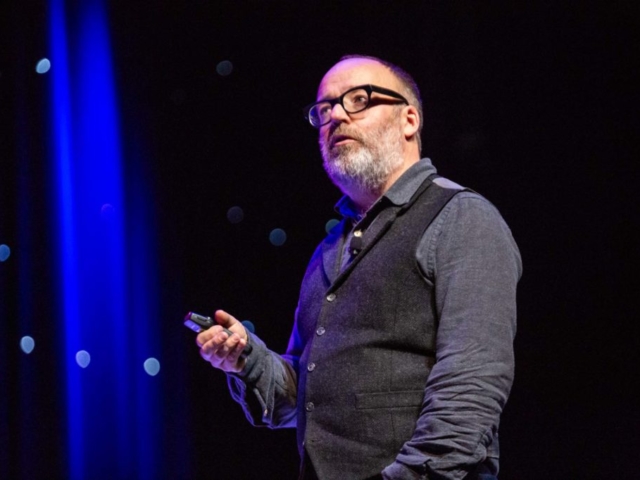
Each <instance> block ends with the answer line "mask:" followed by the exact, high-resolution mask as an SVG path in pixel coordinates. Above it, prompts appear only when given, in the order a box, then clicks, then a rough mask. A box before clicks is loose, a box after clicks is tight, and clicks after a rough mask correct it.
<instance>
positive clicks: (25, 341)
mask: <svg viewBox="0 0 640 480" xmlns="http://www.w3.org/2000/svg"><path fill="white" fill-rule="evenodd" d="M35 346H36V341H35V340H34V339H33V338H31V337H30V336H28V335H27V336H24V337H22V338H21V339H20V348H21V349H22V351H23V352H24V353H26V354H27V355H28V354H30V353H31V352H33V349H34V348H35Z"/></svg>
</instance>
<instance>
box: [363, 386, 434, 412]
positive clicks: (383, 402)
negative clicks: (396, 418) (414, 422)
mask: <svg viewBox="0 0 640 480" xmlns="http://www.w3.org/2000/svg"><path fill="white" fill-rule="evenodd" d="M355 395H356V409H369V408H402V407H417V406H420V405H422V399H423V398H424V390H409V391H401V392H371V393H356V394H355Z"/></svg>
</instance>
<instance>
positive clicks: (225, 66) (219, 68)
mask: <svg viewBox="0 0 640 480" xmlns="http://www.w3.org/2000/svg"><path fill="white" fill-rule="evenodd" d="M216 72H218V75H220V76H222V77H226V76H227V75H230V74H231V72H233V63H231V62H230V61H229V60H223V61H222V62H220V63H219V64H218V65H216Z"/></svg>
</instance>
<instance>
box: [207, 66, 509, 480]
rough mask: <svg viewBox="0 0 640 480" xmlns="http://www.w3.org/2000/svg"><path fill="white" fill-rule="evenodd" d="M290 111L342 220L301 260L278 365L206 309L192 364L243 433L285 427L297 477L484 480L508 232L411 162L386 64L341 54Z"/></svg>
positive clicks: (395, 79) (505, 377)
mask: <svg viewBox="0 0 640 480" xmlns="http://www.w3.org/2000/svg"><path fill="white" fill-rule="evenodd" d="M305 114H306V115H307V118H308V120H309V121H310V123H311V124H312V125H313V126H315V127H317V128H318V129H319V143H320V149H321V152H322V157H323V160H324V166H325V169H326V171H327V173H328V175H329V176H330V178H331V179H332V181H333V182H334V183H335V184H336V185H337V186H338V187H339V188H340V189H341V190H342V192H343V193H344V195H345V196H344V197H343V198H342V200H341V201H340V202H339V203H338V205H337V208H338V209H339V211H340V213H341V214H342V215H343V217H344V219H343V221H342V222H341V224H340V225H338V226H337V227H336V228H334V229H333V230H332V231H331V232H330V234H329V235H328V237H327V238H326V239H325V240H324V241H323V242H322V243H321V245H320V246H319V247H318V249H317V250H316V252H315V254H314V255H313V257H312V259H311V261H310V263H309V266H308V268H307V272H306V274H305V277H304V280H303V283H302V288H301V292H300V300H299V303H298V308H297V311H296V321H295V325H294V328H293V332H292V334H291V339H290V341H289V346H288V349H287V353H286V355H283V356H280V355H278V354H276V353H274V352H272V351H270V350H268V349H267V348H266V346H265V345H264V343H263V342H261V341H260V339H258V338H257V337H256V336H255V335H252V334H248V333H247V332H246V331H245V329H244V327H243V326H242V324H241V323H239V322H238V321H237V320H236V319H235V318H234V317H233V316H231V315H229V314H228V313H226V312H224V311H221V310H219V311H217V312H216V314H215V319H216V321H217V323H218V324H219V326H214V327H212V328H211V329H209V330H207V331H205V332H203V333H200V334H199V335H198V337H197V343H198V345H199V346H200V348H201V355H202V357H203V358H204V359H206V360H207V361H209V362H210V363H211V364H212V365H213V366H214V367H216V368H219V369H221V370H223V371H225V372H227V373H228V378H229V386H230V389H231V393H232V395H233V397H234V398H235V399H236V400H237V401H238V402H240V403H241V404H242V406H243V408H244V410H245V413H246V415H247V418H248V419H249V420H250V421H251V422H252V423H253V424H254V425H266V426H269V427H271V428H278V427H297V429H298V446H299V449H300V453H301V455H302V459H303V461H302V467H301V476H300V478H302V479H315V478H319V479H321V480H351V479H354V480H360V479H367V478H384V479H394V480H395V479H436V478H437V479H440V478H447V479H462V478H470V479H473V478H477V479H479V478H483V479H490V478H496V477H495V476H496V475H497V471H498V424H499V418H500V414H501V412H502V409H503V407H504V405H505V402H506V400H507V397H508V394H509V390H510V388H511V383H512V380H513V369H514V360H513V339H514V335H515V328H516V327H515V319H516V306H515V295H516V284H517V281H518V279H519V277H520V274H521V263H520V256H519V253H518V249H517V247H516V244H515V242H514V241H513V238H512V236H511V233H510V231H509V229H508V227H507V226H506V224H505V223H504V221H503V220H502V218H501V217H500V214H499V213H498V212H497V210H496V209H495V208H494V207H493V206H492V205H491V204H490V203H489V202H488V201H486V200H485V199H484V198H482V197H481V196H479V195H478V194H476V193H474V192H471V191H468V190H465V189H463V188H462V187H460V186H459V185H457V184H455V183H453V182H451V181H448V180H446V179H444V178H442V177H438V176H437V175H436V170H435V168H434V167H433V165H432V164H431V162H430V160H429V159H426V158H425V159H422V160H421V159H420V129H421V125H422V107H421V103H420V94H419V92H418V89H417V87H416V85H415V82H414V81H413V80H412V79H411V77H410V76H409V75H408V74H407V73H406V72H404V71H403V70H401V69H400V68H398V67H396V66H394V65H392V64H389V63H387V62H384V61H382V60H380V59H377V58H373V57H365V56H349V57H344V58H343V59H341V61H340V62H338V63H337V64H336V65H335V66H333V68H331V69H330V70H329V71H328V72H327V74H326V75H325V76H324V78H323V79H322V82H321V83H320V86H319V88H318V95H317V101H316V102H315V103H314V104H312V105H310V106H309V107H307V108H306V109H305ZM223 327H225V328H227V329H229V330H230V331H231V332H233V333H232V335H231V336H228V335H227V333H225V332H224V331H223ZM247 343H250V344H251V345H252V348H253V350H252V352H251V353H250V354H249V355H248V356H247V357H246V358H245V357H244V356H243V355H242V352H243V350H244V348H245V346H246V345H247Z"/></svg>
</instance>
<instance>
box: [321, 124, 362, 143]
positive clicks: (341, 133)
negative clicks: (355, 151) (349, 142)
mask: <svg viewBox="0 0 640 480" xmlns="http://www.w3.org/2000/svg"><path fill="white" fill-rule="evenodd" d="M343 138H351V139H353V140H356V141H358V142H360V143H362V141H363V138H362V136H361V135H360V134H359V133H358V132H356V131H353V132H351V131H349V129H348V128H344V125H336V126H335V127H332V128H331V130H330V131H329V134H328V135H327V144H328V146H329V147H333V146H334V144H335V143H336V142H337V141H338V140H340V139H343Z"/></svg>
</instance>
